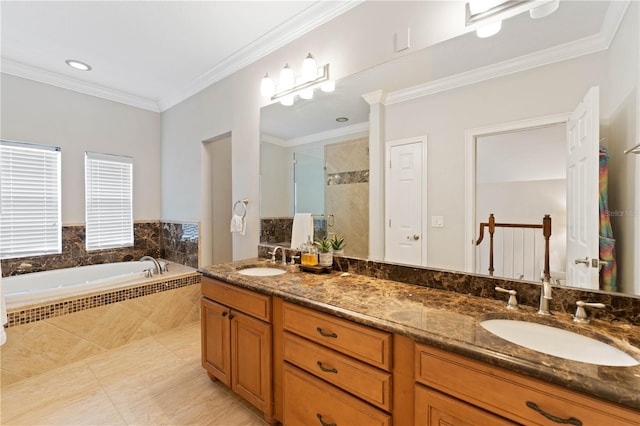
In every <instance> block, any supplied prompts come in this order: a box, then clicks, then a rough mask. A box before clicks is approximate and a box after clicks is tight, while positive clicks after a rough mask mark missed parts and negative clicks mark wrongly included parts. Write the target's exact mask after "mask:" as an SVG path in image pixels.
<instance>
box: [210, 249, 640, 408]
mask: <svg viewBox="0 0 640 426" xmlns="http://www.w3.org/2000/svg"><path fill="white" fill-rule="evenodd" d="M247 266H277V267H282V266H281V265H272V264H270V263H269V262H268V261H266V260H264V259H249V260H245V261H240V262H231V263H225V264H220V265H213V266H208V267H205V268H201V269H199V272H201V273H202V274H203V275H205V276H207V277H210V278H215V279H220V280H223V281H226V282H229V283H232V284H235V285H237V286H239V287H244V288H248V289H251V290H255V291H258V292H261V293H265V294H270V295H273V296H278V297H280V298H282V299H283V300H287V301H290V302H293V303H297V304H300V305H303V306H307V307H310V308H313V309H316V310H319V311H322V312H326V313H329V314H333V315H335V316H338V317H342V318H346V319H349V320H352V321H355V322H358V323H361V324H365V325H369V326H372V327H375V328H378V329H381V330H386V331H389V332H391V333H395V334H400V335H403V336H407V337H411V338H413V339H414V340H415V341H417V342H421V343H425V344H428V345H431V346H434V347H438V348H441V349H445V350H448V351H451V352H454V353H458V354H460V355H465V356H468V357H470V358H474V359H477V360H481V361H484V362H487V363H489V364H492V365H495V366H498V367H503V368H506V369H508V370H510V371H514V372H518V373H522V374H525V375H528V376H532V377H536V378H539V379H543V380H546V381H549V382H552V383H555V384H559V385H561V386H565V387H567V388H569V389H573V390H576V391H579V392H584V393H587V394H590V395H594V396H597V397H600V398H603V399H606V400H609V401H612V402H615V403H619V404H622V405H626V406H628V407H632V408H636V409H640V366H635V367H611V366H599V365H594V364H587V363H582V362H576V361H569V360H565V359H562V358H558V357H554V356H550V355H546V354H543V353H540V352H537V351H533V350H530V349H527V348H524V347H521V346H519V345H515V344H513V343H510V342H507V341H506V340H503V339H501V338H499V337H497V336H494V335H493V334H491V333H489V332H488V331H486V330H485V329H484V328H483V327H482V326H480V322H482V321H483V320H486V319H497V318H500V319H518V320H523V321H531V322H536V323H541V324H547V325H553V326H556V327H559V328H563V329H566V330H570V331H574V332H577V333H579V334H582V335H584V336H588V337H592V338H595V339H597V340H601V341H604V342H606V343H609V344H610V345H612V346H615V347H617V348H618V349H620V350H622V351H624V352H626V353H628V354H630V355H631V356H633V357H634V358H636V359H638V360H640V327H637V326H633V325H629V324H616V323H612V322H608V321H602V320H592V322H591V323H590V324H576V323H574V322H573V321H572V318H571V316H570V315H567V314H556V315H552V316H541V315H538V314H536V311H537V309H534V308H533V307H529V306H521V309H519V310H510V309H507V308H506V300H507V297H508V295H505V299H504V302H502V301H497V300H493V299H488V298H480V297H475V296H469V295H465V294H460V293H454V292H449V291H442V290H435V289H431V288H427V287H422V286H417V285H412V284H404V283H400V282H397V281H390V280H382V279H376V278H371V277H367V276H364V275H354V274H347V275H343V274H342V273H340V272H331V273H328V274H319V275H318V274H312V273H306V272H300V271H299V268H298V267H297V266H287V270H288V273H286V274H282V275H278V276H272V277H250V276H245V275H241V274H239V273H238V272H237V271H238V270H239V269H242V268H244V267H247Z"/></svg>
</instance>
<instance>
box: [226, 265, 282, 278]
mask: <svg viewBox="0 0 640 426" xmlns="http://www.w3.org/2000/svg"><path fill="white" fill-rule="evenodd" d="M286 272H287V271H286V270H284V269H280V268H264V267H253V268H244V269H240V270H239V271H238V273H239V274H241V275H248V276H250V277H274V276H276V275H282V274H284V273H286Z"/></svg>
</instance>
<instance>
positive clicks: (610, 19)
mask: <svg viewBox="0 0 640 426" xmlns="http://www.w3.org/2000/svg"><path fill="white" fill-rule="evenodd" d="M628 6H629V1H621V2H612V3H611V5H610V6H609V8H608V9H607V15H606V16H605V19H604V20H603V23H602V27H601V28H600V31H599V32H598V33H597V34H594V35H592V36H589V37H584V38H582V39H579V40H575V41H572V42H569V43H565V44H561V45H558V46H554V47H551V48H548V49H544V50H540V51H538V52H535V53H532V54H529V55H523V56H519V57H517V58H513V59H509V60H506V61H503V62H499V63H497V64H492V65H488V66H485V67H481V68H477V69H474V70H471V71H467V72H463V73H460V74H456V75H452V76H450V77H444V78H441V79H438V80H434V81H430V82H428V83H424V84H419V85H416V86H412V87H408V88H406V89H401V90H397V91H395V92H391V93H389V94H388V96H387V99H386V102H384V103H385V104H386V105H393V104H396V103H400V102H406V101H410V100H412V99H417V98H421V97H423V96H429V95H433V94H435V93H440V92H445V91H447V90H451V89H456V88H459V87H464V86H468V85H471V84H476V83H480V82H483V81H486V80H490V79H492V78H497V77H503V76H505V75H509V74H514V73H517V72H521V71H526V70H529V69H533V68H537V67H540V66H544V65H549V64H553V63H556V62H560V61H565V60H568V59H572V58H577V57H579V56H583V55H588V54H592V53H597V52H600V51H603V50H607V49H608V48H609V46H610V45H611V42H612V41H613V38H614V37H615V34H616V32H617V31H618V28H619V27H620V24H621V23H622V19H623V18H624V14H625V12H626V10H627V7H628ZM373 93H375V92H373ZM365 100H367V99H366V98H365ZM367 101H368V100H367Z"/></svg>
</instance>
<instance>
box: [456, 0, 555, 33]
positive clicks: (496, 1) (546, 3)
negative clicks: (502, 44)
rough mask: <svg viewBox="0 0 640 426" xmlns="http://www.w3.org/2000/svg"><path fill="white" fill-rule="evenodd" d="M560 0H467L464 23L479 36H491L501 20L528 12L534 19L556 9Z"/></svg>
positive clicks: (498, 28) (498, 29) (497, 30)
mask: <svg viewBox="0 0 640 426" xmlns="http://www.w3.org/2000/svg"><path fill="white" fill-rule="evenodd" d="M559 4H560V0H469V1H468V2H467V3H466V5H465V12H466V20H465V25H466V26H467V28H469V29H474V30H476V34H477V35H478V37H480V38H486V37H491V36H492V35H494V34H497V33H498V32H499V31H500V29H501V28H502V21H503V20H505V19H508V18H511V17H513V16H516V15H518V14H520V13H524V12H529V16H531V17H532V18H534V19H538V18H543V17H545V16H548V15H550V14H552V13H553V12H555V11H556V10H557V9H558V6H559Z"/></svg>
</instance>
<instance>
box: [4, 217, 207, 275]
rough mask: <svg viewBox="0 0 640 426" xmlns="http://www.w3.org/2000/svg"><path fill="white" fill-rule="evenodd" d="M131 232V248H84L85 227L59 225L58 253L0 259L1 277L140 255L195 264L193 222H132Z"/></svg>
mask: <svg viewBox="0 0 640 426" xmlns="http://www.w3.org/2000/svg"><path fill="white" fill-rule="evenodd" d="M133 235H134V245H133V246H132V247H123V248H116V249H107V250H95V251H87V250H86V246H85V226H84V225H66V226H63V227H62V253H60V254H50V255H44V256H31V257H21V258H17V259H3V260H2V261H1V264H2V276H4V277H6V276H12V275H19V274H26V273H29V272H39V271H49V270H52V269H62V268H74V267H76V266H83V265H93V264H99V263H112V262H126V261H130V260H137V259H140V258H141V257H142V256H153V257H162V258H163V259H166V260H169V261H171V262H175V263H180V264H182V265H186V266H191V267H194V268H197V267H198V243H199V228H198V224H197V223H170V222H160V221H148V222H136V223H134V225H133Z"/></svg>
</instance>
